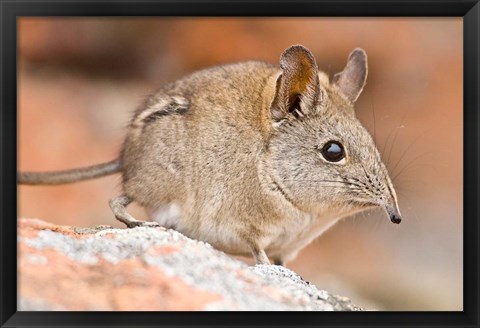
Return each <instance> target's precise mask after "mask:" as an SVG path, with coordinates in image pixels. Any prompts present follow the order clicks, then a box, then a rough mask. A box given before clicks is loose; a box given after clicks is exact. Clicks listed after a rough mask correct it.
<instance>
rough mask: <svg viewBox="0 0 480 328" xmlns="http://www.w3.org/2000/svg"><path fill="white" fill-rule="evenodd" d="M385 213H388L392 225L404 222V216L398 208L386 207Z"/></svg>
mask: <svg viewBox="0 0 480 328" xmlns="http://www.w3.org/2000/svg"><path fill="white" fill-rule="evenodd" d="M385 211H386V212H387V214H388V217H389V218H390V221H392V223H395V224H399V223H400V222H402V215H401V214H400V211H399V210H398V207H397V206H395V207H393V206H385Z"/></svg>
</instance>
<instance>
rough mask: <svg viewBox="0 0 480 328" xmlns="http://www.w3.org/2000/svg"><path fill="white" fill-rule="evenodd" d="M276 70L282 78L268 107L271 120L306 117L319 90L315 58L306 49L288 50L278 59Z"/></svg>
mask: <svg viewBox="0 0 480 328" xmlns="http://www.w3.org/2000/svg"><path fill="white" fill-rule="evenodd" d="M280 68H281V69H282V74H280V76H279V77H278V79H277V85H276V89H275V97H274V99H273V101H272V104H271V107H270V111H271V113H272V118H273V119H274V120H277V121H278V120H281V119H283V118H284V117H285V116H286V115H288V114H289V113H291V114H292V115H294V116H295V117H302V116H304V115H307V114H308V112H309V111H310V110H311V108H312V107H313V106H314V105H315V103H316V102H317V99H318V93H319V90H320V87H319V82H318V74H317V73H318V69H317V63H316V62H315V58H314V57H313V55H312V53H311V52H310V51H309V50H308V49H307V48H305V47H303V46H300V45H295V46H291V47H289V48H288V49H286V50H285V51H284V52H283V54H282V56H281V57H280Z"/></svg>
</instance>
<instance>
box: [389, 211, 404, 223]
mask: <svg viewBox="0 0 480 328" xmlns="http://www.w3.org/2000/svg"><path fill="white" fill-rule="evenodd" d="M389 215H390V221H392V223H395V224H399V223H400V222H402V217H401V216H400V215H398V214H396V213H391V214H389Z"/></svg>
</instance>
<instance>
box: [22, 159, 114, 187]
mask: <svg viewBox="0 0 480 328" xmlns="http://www.w3.org/2000/svg"><path fill="white" fill-rule="evenodd" d="M121 169H122V165H121V162H120V160H119V159H116V160H113V161H110V162H107V163H102V164H97V165H92V166H87V167H81V168H77V169H71V170H64V171H54V172H18V173H17V183H19V184H26V185H58V184H65V183H72V182H78V181H83V180H88V179H95V178H99V177H103V176H106V175H110V174H114V173H117V172H120V171H121Z"/></svg>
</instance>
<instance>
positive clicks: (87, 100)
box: [17, 18, 463, 311]
mask: <svg viewBox="0 0 480 328" xmlns="http://www.w3.org/2000/svg"><path fill="white" fill-rule="evenodd" d="M18 28H19V30H18V50H19V52H18V61H17V63H18V165H19V167H18V169H19V170H31V171H48V170H58V169H67V168H73V167H80V166H86V165H92V164H96V163H100V162H105V161H109V160H111V159H114V158H116V157H117V154H118V152H119V149H120V146H121V143H122V140H123V137H124V135H125V128H126V126H127V124H128V122H129V119H130V117H131V114H132V112H133V111H134V110H135V108H136V107H137V106H138V105H139V104H140V102H141V101H142V99H143V98H144V97H145V96H146V95H148V94H149V93H150V92H152V91H154V90H155V89H156V88H158V87H159V86H161V85H162V84H164V83H166V82H169V81H172V80H175V79H177V78H179V77H181V76H183V75H185V74H188V73H190V72H192V71H193V70H196V69H200V68H204V67H207V66H210V65H218V64H223V63H228V62H235V61H243V60H251V59H258V60H264V61H270V62H274V63H278V60H279V56H280V54H281V53H282V51H283V50H284V49H285V48H287V47H288V46H290V45H292V44H302V45H304V46H306V47H307V48H309V49H310V50H311V51H312V52H313V53H314V55H315V57H316V60H317V63H318V66H319V68H320V69H321V70H323V71H325V72H327V73H328V74H330V75H332V74H334V73H336V72H339V71H341V70H342V69H343V66H344V65H345V63H346V59H347V56H348V54H349V53H350V51H351V50H352V49H353V48H355V47H362V48H364V49H365V50H366V51H367V53H368V56H369V57H368V58H369V75H368V80H367V86H366V88H365V89H364V91H363V93H362V95H361V96H360V98H359V100H358V101H357V104H356V107H357V116H358V118H359V119H360V120H361V121H362V123H363V124H364V125H365V126H366V127H367V128H368V129H369V131H370V132H371V134H372V135H373V136H374V137H375V139H376V142H377V145H378V147H379V149H380V151H381V152H382V154H383V159H384V161H385V162H386V163H387V166H388V168H389V170H390V174H391V176H392V177H394V185H395V187H396V189H397V194H398V195H399V203H400V207H401V210H402V214H403V217H404V221H403V222H402V224H400V225H398V226H397V225H393V224H391V223H390V222H389V220H388V218H387V216H386V215H385V214H384V213H383V212H382V211H381V210H378V211H377V210H375V211H371V212H367V213H363V214H360V215H358V216H356V217H353V218H347V219H344V220H343V221H341V222H339V223H338V224H337V225H335V226H334V227H333V228H332V229H330V230H329V231H327V232H326V233H325V234H324V235H323V236H321V237H320V238H318V239H317V240H315V241H314V242H313V243H312V244H311V245H310V246H308V247H307V248H306V249H304V250H303V251H301V252H300V254H299V256H298V258H297V259H295V260H294V261H292V262H291V263H287V266H288V267H290V268H291V269H293V270H294V271H296V272H297V273H299V274H300V275H301V276H302V277H303V278H305V279H306V280H309V281H311V282H312V283H314V284H315V285H317V287H319V288H320V289H326V290H328V291H330V292H332V293H337V294H340V295H344V296H347V297H349V298H351V299H352V300H353V301H354V302H355V303H356V304H357V305H359V306H363V307H367V308H375V309H379V310H453V311H458V310H463V287H462V286H463V262H462V259H463V253H462V252H463V251H462V243H463V239H462V233H463V230H462V229H463V226H462V221H463V205H462V203H463V194H462V190H463V180H462V179H463V172H462V167H463V163H462V158H463V153H462V149H463V146H462V145H463V139H462V136H463V130H462V120H463V117H462V112H463V106H462V103H463V98H462V93H463V76H462V69H463V66H462V56H463V51H462V47H463V44H462V38H463V34H462V33H463V32H462V29H463V23H462V19H461V18H368V19H363V18H361V19H356V18H354V19H352V18H281V19H277V18H245V19H244V18H228V19H224V18H152V19H150V18H149V19H145V18H120V19H116V18H88V19H84V18H68V19H57V18H48V19H43V18H42V19H40V18H20V19H19V20H18ZM119 192H120V176H119V175H115V176H110V177H106V178H101V179H98V180H92V181H88V182H82V183H78V184H72V185H65V186H47V187H45V186H43V187H40V186H39V187H29V186H19V188H18V210H19V212H18V215H19V217H30V218H40V219H43V220H46V221H50V222H54V223H58V224H63V225H74V226H82V227H88V226H92V225H97V224H107V225H113V226H117V227H122V225H121V224H119V223H118V222H117V221H116V220H115V219H114V217H113V215H112V213H111V211H110V208H109V206H108V200H109V199H110V198H111V197H113V196H116V195H118V193H119ZM129 211H130V212H131V213H132V214H133V215H134V216H137V217H138V218H141V219H145V218H146V216H145V213H144V212H143V210H142V209H141V208H140V207H138V206H134V205H133V206H131V207H129Z"/></svg>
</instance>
